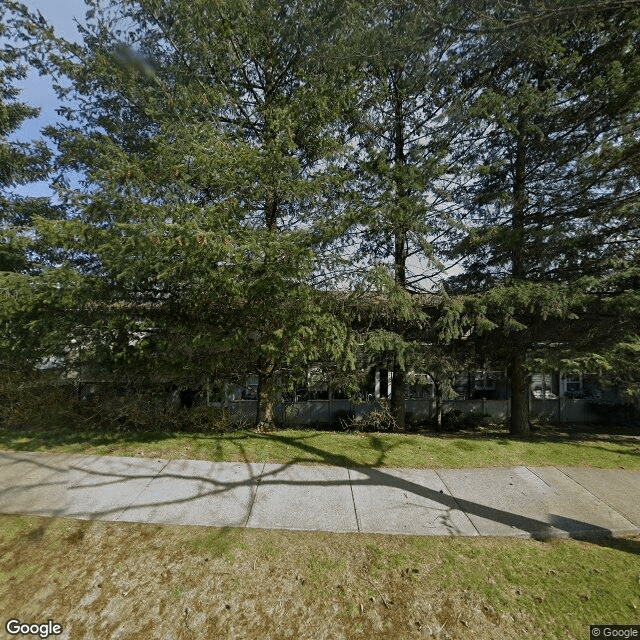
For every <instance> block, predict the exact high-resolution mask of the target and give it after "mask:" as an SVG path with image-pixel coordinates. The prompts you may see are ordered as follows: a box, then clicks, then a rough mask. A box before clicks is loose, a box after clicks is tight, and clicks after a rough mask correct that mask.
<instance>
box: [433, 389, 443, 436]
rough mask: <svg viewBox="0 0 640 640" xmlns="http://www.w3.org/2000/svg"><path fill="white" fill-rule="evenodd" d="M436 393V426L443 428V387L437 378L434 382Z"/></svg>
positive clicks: (439, 428)
mask: <svg viewBox="0 0 640 640" xmlns="http://www.w3.org/2000/svg"><path fill="white" fill-rule="evenodd" d="M433 385H434V392H435V395H436V427H437V429H438V430H441V429H442V387H441V385H439V384H438V383H437V382H436V381H435V380H434V382H433Z"/></svg>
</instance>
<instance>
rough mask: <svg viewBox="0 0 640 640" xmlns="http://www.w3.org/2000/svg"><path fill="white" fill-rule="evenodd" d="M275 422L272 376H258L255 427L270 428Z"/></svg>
mask: <svg viewBox="0 0 640 640" xmlns="http://www.w3.org/2000/svg"><path fill="white" fill-rule="evenodd" d="M274 424H275V399H274V383H273V378H272V377H271V376H269V375H265V374H262V373H261V374H260V375H259V376H258V405H257V407H256V424H255V426H256V428H258V429H272V428H273V427H274Z"/></svg>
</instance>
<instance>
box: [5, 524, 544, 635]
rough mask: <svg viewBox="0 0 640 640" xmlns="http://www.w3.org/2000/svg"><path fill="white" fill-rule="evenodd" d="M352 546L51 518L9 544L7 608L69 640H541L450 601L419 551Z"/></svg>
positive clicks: (494, 615)
mask: <svg viewBox="0 0 640 640" xmlns="http://www.w3.org/2000/svg"><path fill="white" fill-rule="evenodd" d="M353 540H354V538H353V537H345V536H340V535H337V534H335V535H334V534H317V535H313V536H311V535H309V536H304V534H294V533H290V532H255V531H249V530H212V529H206V528H203V527H162V526H157V525H132V524H122V523H104V522H77V521H63V520H58V521H56V520H46V519H41V523H40V524H39V526H37V527H36V528H35V529H32V530H30V531H28V532H26V533H22V534H19V535H17V536H16V537H14V538H13V540H12V541H11V542H10V543H5V544H4V545H0V571H1V572H2V573H0V576H2V579H0V601H1V602H2V611H3V612H4V614H5V618H6V619H8V617H15V618H18V619H20V620H21V621H25V622H46V621H47V620H48V619H51V620H53V621H54V622H58V623H60V624H62V626H63V633H62V635H60V636H58V637H59V638H62V639H64V640H76V639H77V640H94V639H95V640H104V639H112V640H118V639H138V638H140V639H141V640H142V639H144V640H153V639H156V638H157V639H160V640H192V639H193V640H196V639H198V640H199V639H202V640H212V639H214V640H217V639H229V640H231V639H234V640H235V639H238V640H240V639H242V640H247V639H252V638H256V639H258V638H259V639H261V640H264V639H280V638H283V639H284V638H299V639H303V638H309V639H311V638H312V639H313V640H323V639H326V640H336V639H340V638H342V639H344V640H351V639H356V638H364V639H368V638H379V639H387V638H388V639H389V640H397V639H402V640H408V639H412V638H416V639H418V638H420V639H424V638H436V639H439V640H446V639H450V640H458V639H459V640H463V639H468V638H477V639H479V640H490V639H491V640H493V639H495V638H502V639H505V640H508V639H510V638H513V639H516V638H517V639H518V640H520V639H521V638H523V637H535V636H536V634H535V633H533V632H532V628H531V624H530V622H529V621H528V619H527V617H526V616H525V615H524V614H518V613H515V614H513V615H512V614H511V613H507V612H504V611H501V610H500V609H499V607H498V605H497V604H496V603H491V602H488V601H486V600H484V599H482V598H481V597H480V596H478V594H476V593H474V592H472V591H467V590H465V589H464V588H463V586H462V585H461V586H460V587H459V588H454V589H451V588H444V587H443V586H442V584H440V582H439V580H438V579H437V577H436V576H435V574H434V571H433V569H434V568H435V567H437V566H439V563H438V558H431V559H429V561H428V562H425V561H424V560H420V561H419V562H418V561H415V560H411V558H412V557H413V558H415V556H411V553H410V549H409V548H408V545H409V542H408V541H404V540H403V539H401V538H400V539H398V538H395V539H393V540H392V542H390V543H389V544H390V545H391V547H392V548H391V552H392V553H391V555H389V552H388V549H389V545H387V546H385V553H384V554H381V552H380V550H379V549H377V548H376V547H375V545H371V544H369V543H370V540H371V538H370V537H365V536H362V538H361V540H362V541H361V542H360V541H358V542H357V543H355V544H354V541H353ZM385 544H386V543H385ZM405 551H406V552H407V553H406V554H405ZM389 557H391V558H393V562H391V561H390V560H389ZM3 583H4V586H2V584H3ZM3 625H4V622H3ZM1 633H4V627H3V629H2V632H1Z"/></svg>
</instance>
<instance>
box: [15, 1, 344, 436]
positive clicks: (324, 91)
mask: <svg viewBox="0 0 640 640" xmlns="http://www.w3.org/2000/svg"><path fill="white" fill-rule="evenodd" d="M87 5H88V12H87V26H86V27H83V28H82V36H83V43H81V44H79V45H75V44H72V43H64V42H62V41H60V40H57V41H52V40H51V38H50V37H49V40H48V42H47V43H45V52H44V62H43V63H42V64H43V69H45V70H51V68H52V66H53V69H54V73H55V74H57V75H58V77H59V78H60V79H59V82H58V86H59V91H60V95H61V97H65V98H66V99H67V105H68V106H67V107H65V109H64V113H65V115H66V117H67V123H66V124H64V125H61V126H57V127H52V128H51V129H50V130H49V134H50V136H51V137H52V139H53V140H54V141H55V143H56V145H57V149H58V154H59V155H58V167H59V170H60V174H61V175H60V178H59V182H58V184H59V185H60V192H59V193H60V197H62V198H64V201H65V205H66V207H67V212H68V213H67V215H66V217H65V218H64V219H59V220H56V221H54V222H53V223H51V224H48V225H43V229H42V230H41V232H42V233H43V234H45V235H47V237H48V238H49V241H50V242H51V243H52V244H53V245H55V244H57V245H59V246H61V247H62V248H63V250H64V251H65V252H66V256H67V260H66V262H65V265H64V267H65V268H66V269H68V271H69V273H70V274H72V277H69V278H67V279H66V281H65V282H63V283H61V285H59V286H61V287H62V288H63V289H68V297H69V299H75V300H77V302H78V304H77V306H76V309H78V313H77V314H76V315H75V317H72V316H73V313H69V321H70V323H73V324H74V325H75V328H74V329H73V332H75V333H78V329H79V328H80V327H83V328H84V336H83V337H82V338H78V339H82V340H83V341H85V343H87V344H89V345H91V349H92V350H93V355H94V356H96V357H98V356H99V357H98V359H99V360H100V361H102V362H104V363H109V366H111V367H112V368H114V370H115V369H117V370H118V371H120V372H126V371H135V370H139V371H142V372H144V373H146V374H149V375H151V374H152V373H153V374H156V375H157V374H160V373H162V374H163V375H166V376H171V377H172V378H174V379H176V380H178V381H180V380H184V382H185V384H186V383H187V382H188V381H190V380H193V379H194V378H197V377H198V376H202V375H209V376H211V377H221V376H223V375H237V376H240V377H241V376H242V375H246V374H248V373H257V374H258V375H259V401H258V411H257V416H256V421H257V422H258V423H265V424H272V423H273V421H274V419H275V415H274V401H275V398H276V393H277V391H278V387H280V386H282V385H285V384H287V383H288V382H291V380H293V379H294V378H295V377H296V376H298V377H299V376H304V374H305V372H306V367H307V363H309V362H312V361H314V360H321V359H325V358H333V357H334V356H336V357H337V355H338V354H343V353H344V344H343V341H344V339H345V338H346V330H345V327H344V325H343V323H342V322H340V321H339V320H338V319H336V317H335V316H334V315H333V314H331V313H330V312H329V311H328V310H327V308H326V305H325V303H324V298H323V296H320V295H318V294H317V292H316V291H315V290H314V289H313V288H312V287H311V286H310V283H311V278H312V276H313V274H314V272H315V270H317V268H318V255H319V253H320V251H319V247H320V248H321V247H322V246H323V243H326V242H329V241H330V235H331V233H333V231H332V229H333V225H332V224H331V218H332V210H331V208H330V206H329V197H330V195H331V193H332V192H333V191H334V190H335V189H336V184H337V181H338V180H339V176H338V173H337V172H336V171H334V170H333V167H334V163H335V160H336V158H337V157H338V156H339V154H340V153H341V148H342V147H341V142H340V139H339V136H337V134H336V128H335V126H334V123H335V121H336V118H338V116H339V114H340V110H341V108H342V106H341V105H342V102H341V100H342V99H343V94H341V93H340V91H338V90H336V86H339V85H337V83H335V82H332V83H330V82H329V78H330V74H329V71H328V69H327V66H326V64H324V62H323V60H324V59H325V55H324V50H325V49H326V47H328V46H329V44H330V43H331V40H332V33H333V31H334V30H335V28H336V23H337V21H339V19H341V16H342V6H341V5H340V3H338V4H335V5H331V6H329V5H326V4H324V3H316V2H311V1H308V2H307V1H300V2H291V3H286V4H279V3H272V2H261V1H257V0H256V1H249V0H226V1H223V2H210V1H209V0H196V1H195V2H194V1H189V2H171V3H169V2H166V1H165V0H140V1H133V0H127V1H125V2H118V3H109V2H101V1H100V0H89V1H88V2H87ZM25 24H26V27H25V33H26V34H27V35H28V34H29V33H31V32H34V30H35V32H34V36H33V38H34V40H36V41H37V39H38V37H41V36H43V35H44V36H47V34H45V33H44V32H43V31H42V30H39V29H38V25H37V24H35V25H34V23H33V21H28V17H27V18H25ZM74 172H80V174H81V176H82V179H81V184H80V186H79V187H78V186H77V185H74V184H73V182H72V177H73V174H74ZM61 298H62V297H61ZM69 330H70V331H72V329H71V328H70V329H69ZM132 336H133V338H132ZM98 351H102V352H103V353H98Z"/></svg>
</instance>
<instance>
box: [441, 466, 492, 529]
mask: <svg viewBox="0 0 640 640" xmlns="http://www.w3.org/2000/svg"><path fill="white" fill-rule="evenodd" d="M433 472H434V473H435V474H436V475H437V476H438V478H440V482H442V484H443V485H444V488H445V489H446V490H447V491H448V492H449V496H450V497H451V498H453V501H454V502H455V503H456V504H457V505H458V511H459V512H460V513H462V514H464V517H465V518H466V519H467V520H468V521H469V522H470V523H471V526H472V527H473V528H474V529H475V531H476V533H477V534H478V535H479V536H482V534H481V533H480V531H478V527H476V525H475V523H474V522H473V520H472V519H471V518H470V517H469V514H468V513H467V512H466V511H465V510H464V509H463V508H462V507H461V506H460V503H459V502H458V498H456V497H455V496H454V495H453V492H452V491H451V489H449V486H448V485H447V483H446V482H445V481H444V478H443V477H442V476H441V475H440V474H439V473H438V470H437V469H434V470H433Z"/></svg>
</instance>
